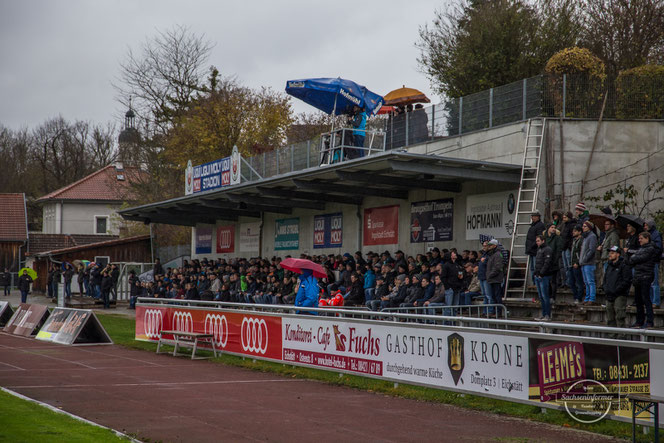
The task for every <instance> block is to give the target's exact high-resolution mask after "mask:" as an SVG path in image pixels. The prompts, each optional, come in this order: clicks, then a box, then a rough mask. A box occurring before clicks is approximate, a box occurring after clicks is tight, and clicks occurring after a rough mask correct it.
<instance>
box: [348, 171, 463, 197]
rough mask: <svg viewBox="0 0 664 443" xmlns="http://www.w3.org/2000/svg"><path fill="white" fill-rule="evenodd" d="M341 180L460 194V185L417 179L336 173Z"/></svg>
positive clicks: (357, 173)
mask: <svg viewBox="0 0 664 443" xmlns="http://www.w3.org/2000/svg"><path fill="white" fill-rule="evenodd" d="M336 174H337V175H338V176H339V178H341V179H342V180H346V181H352V182H357V183H377V184H381V185H392V186H398V187H405V188H410V189H430V190H433V191H443V192H461V183H446V182H437V181H429V180H422V179H420V178H419V177H413V178H407V177H390V176H387V175H378V174H364V173H362V172H348V171H336Z"/></svg>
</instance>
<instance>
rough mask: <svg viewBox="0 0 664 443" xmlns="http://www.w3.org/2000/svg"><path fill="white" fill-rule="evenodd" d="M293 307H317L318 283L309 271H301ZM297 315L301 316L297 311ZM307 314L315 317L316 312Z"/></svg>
mask: <svg viewBox="0 0 664 443" xmlns="http://www.w3.org/2000/svg"><path fill="white" fill-rule="evenodd" d="M295 306H301V307H316V306H318V281H317V280H316V277H314V275H313V271H312V270H311V269H303V270H302V276H301V277H300V281H299V288H298V290H297V294H296V295H295ZM298 314H301V312H300V311H298ZM309 314H313V315H317V313H316V312H309Z"/></svg>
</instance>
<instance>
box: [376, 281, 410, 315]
mask: <svg viewBox="0 0 664 443" xmlns="http://www.w3.org/2000/svg"><path fill="white" fill-rule="evenodd" d="M406 278H407V277H406V275H405V274H399V275H397V277H396V278H395V279H394V286H393V287H392V290H391V291H390V293H389V294H388V295H387V301H386V302H384V303H381V307H383V308H385V307H387V308H396V307H398V306H399V305H400V304H401V303H403V301H404V300H405V299H406V295H408V293H407V292H406V291H407V289H408V287H407V285H406Z"/></svg>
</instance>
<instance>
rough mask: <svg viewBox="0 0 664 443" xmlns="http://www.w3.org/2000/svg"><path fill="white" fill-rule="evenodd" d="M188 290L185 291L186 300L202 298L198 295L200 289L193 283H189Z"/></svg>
mask: <svg viewBox="0 0 664 443" xmlns="http://www.w3.org/2000/svg"><path fill="white" fill-rule="evenodd" d="M186 288H187V290H186V291H185V293H184V298H185V300H200V299H201V298H200V297H199V295H198V289H196V286H194V285H193V284H192V283H187V285H186Z"/></svg>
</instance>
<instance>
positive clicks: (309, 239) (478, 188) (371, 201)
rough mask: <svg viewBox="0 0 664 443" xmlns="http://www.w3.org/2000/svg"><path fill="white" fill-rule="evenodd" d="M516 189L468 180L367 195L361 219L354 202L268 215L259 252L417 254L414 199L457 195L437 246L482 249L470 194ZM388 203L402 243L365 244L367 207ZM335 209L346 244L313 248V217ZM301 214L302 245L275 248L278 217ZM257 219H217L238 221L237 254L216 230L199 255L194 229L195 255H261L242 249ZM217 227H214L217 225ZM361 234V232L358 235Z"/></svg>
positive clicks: (424, 246)
mask: <svg viewBox="0 0 664 443" xmlns="http://www.w3.org/2000/svg"><path fill="white" fill-rule="evenodd" d="M508 190H513V191H516V189H515V188H514V186H511V185H509V184H490V183H478V182H468V183H465V184H464V185H463V189H462V192H461V193H459V194H453V193H449V192H439V191H425V190H418V191H411V192H410V193H409V199H408V200H407V201H406V200H395V199H389V198H374V197H369V198H365V200H364V205H362V206H361V207H360V208H359V218H358V215H357V214H358V207H357V206H352V205H342V204H334V203H328V204H327V207H326V209H325V211H310V210H306V209H296V210H294V211H293V213H292V214H291V215H286V214H265V215H264V218H263V229H262V238H261V251H260V255H261V256H263V257H272V256H275V255H276V256H280V257H284V256H286V255H291V256H294V257H295V256H299V255H300V254H301V253H304V254H311V255H314V254H315V255H320V254H343V253H345V252H350V253H351V254H352V253H354V252H355V251H357V250H361V251H362V252H363V253H366V252H368V251H374V252H383V251H385V250H388V251H390V252H391V253H394V252H395V251H397V250H398V249H401V250H403V251H404V252H405V253H406V254H409V255H416V254H419V253H426V252H427V243H411V242H410V220H411V219H410V216H411V214H410V205H411V203H412V202H417V201H426V200H437V199H442V198H450V197H452V198H454V218H453V240H452V241H447V242H435V243H433V244H434V246H437V247H439V248H441V249H442V248H451V247H456V248H458V249H459V250H463V249H475V250H477V249H479V248H480V244H479V241H475V240H471V241H469V240H466V229H465V223H466V219H465V218H466V217H465V216H466V198H467V196H468V195H473V194H487V193H492V192H499V191H508ZM388 205H399V244H390V245H374V246H362V243H363V241H362V237H361V232H362V229H361V226H362V225H361V224H362V223H363V217H364V209H365V208H374V207H379V206H388ZM335 212H342V213H343V246H342V247H341V248H321V249H314V248H313V224H314V222H313V219H314V216H316V215H320V214H329V213H335ZM294 217H299V219H300V226H299V228H300V234H299V242H300V247H299V249H297V250H286V251H276V250H275V249H274V243H275V226H276V220H278V219H284V218H294ZM255 221H257V219H251V218H241V219H240V220H239V221H238V222H236V223H233V222H221V221H220V222H218V223H217V225H216V226H223V225H229V224H235V225H236V228H235V253H232V254H216V253H215V251H216V240H217V239H216V234H217V233H216V229H213V230H212V231H213V232H212V253H211V254H198V255H197V254H196V253H195V252H196V236H195V229H192V240H191V241H192V249H191V253H192V258H203V257H207V258H219V257H224V258H229V257H238V256H244V257H248V256H256V255H259V254H258V252H256V253H240V252H239V247H238V245H239V241H240V239H239V238H240V237H239V236H240V234H239V225H240V224H241V223H246V222H255ZM199 226H200V227H203V226H205V227H209V225H199ZM216 226H215V227H216ZM358 234H359V235H358ZM503 243H505V244H508V240H507V239H504V241H503Z"/></svg>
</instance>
